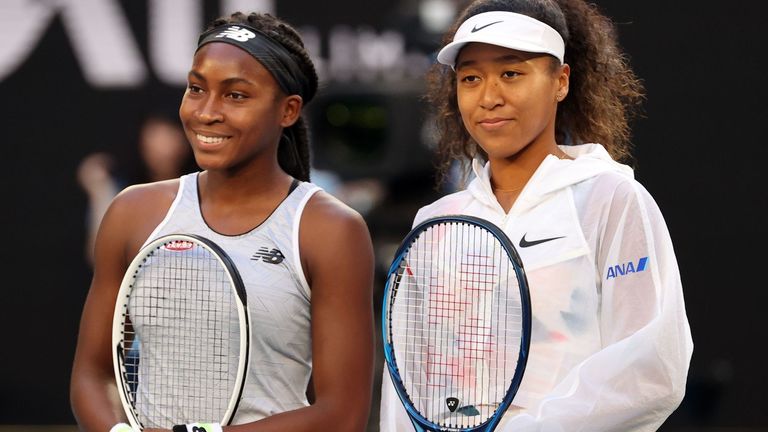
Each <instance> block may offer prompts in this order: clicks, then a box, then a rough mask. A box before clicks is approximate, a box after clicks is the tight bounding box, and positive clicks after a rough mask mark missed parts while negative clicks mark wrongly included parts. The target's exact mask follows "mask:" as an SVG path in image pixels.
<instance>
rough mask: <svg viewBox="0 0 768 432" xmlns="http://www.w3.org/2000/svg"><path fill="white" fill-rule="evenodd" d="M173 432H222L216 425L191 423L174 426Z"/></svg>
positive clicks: (219, 426)
mask: <svg viewBox="0 0 768 432" xmlns="http://www.w3.org/2000/svg"><path fill="white" fill-rule="evenodd" d="M173 432H223V431H222V429H221V425H220V424H218V423H191V424H186V425H176V426H174V427H173Z"/></svg>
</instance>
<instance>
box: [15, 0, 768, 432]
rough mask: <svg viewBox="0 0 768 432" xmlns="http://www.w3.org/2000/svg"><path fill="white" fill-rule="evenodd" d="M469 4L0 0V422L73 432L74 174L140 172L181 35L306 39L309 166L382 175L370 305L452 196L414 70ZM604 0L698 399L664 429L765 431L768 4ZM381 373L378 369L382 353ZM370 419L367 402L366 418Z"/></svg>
mask: <svg viewBox="0 0 768 432" xmlns="http://www.w3.org/2000/svg"><path fill="white" fill-rule="evenodd" d="M462 3H463V2H454V1H451V0H400V1H385V0H373V1H366V2H362V1H353V0H329V1H325V2H306V1H297V0H281V1H279V2H278V1H277V0H274V1H270V0H261V1H259V0H48V1H34V0H3V1H2V2H0V40H2V41H3V43H2V45H1V46H0V114H1V119H2V120H0V124H2V127H1V128H0V131H1V132H2V134H3V137H4V138H3V143H2V148H1V149H2V150H0V154H2V160H3V161H4V162H5V164H4V165H5V166H4V169H3V170H2V171H0V184H2V185H3V203H4V205H3V211H2V212H0V215H1V216H0V217H2V219H0V226H1V227H2V234H3V239H4V240H5V242H4V244H5V247H3V248H0V250H2V252H0V253H1V254H2V255H0V263H2V264H1V265H2V267H0V268H1V269H2V274H3V278H2V280H3V283H2V288H0V289H2V293H3V295H2V297H0V299H1V300H0V305H2V314H0V320H1V321H0V324H1V326H0V328H2V329H3V331H2V339H1V340H2V354H0V390H2V391H0V425H8V426H0V430H3V431H5V430H9V431H10V430H14V431H24V430H35V431H70V430H74V428H73V427H71V426H67V425H72V424H74V420H73V417H72V414H71V410H70V407H69V400H68V382H69V372H70V368H71V361H72V356H73V351H74V346H75V341H76V337H77V327H78V320H79V316H80V311H81V307H82V304H83V301H84V299H85V295H86V292H87V289H88V283H89V278H90V268H89V266H88V264H87V262H86V261H85V260H84V258H83V254H82V249H83V242H84V238H85V223H84V220H85V218H86V206H87V203H86V196H85V194H84V193H83V191H82V189H80V187H79V186H78V184H77V181H76V176H75V172H76V170H77V167H78V164H79V163H80V161H81V160H82V159H83V158H84V157H85V156H86V155H88V154H90V153H92V152H95V151H106V152H110V153H112V154H114V155H115V156H116V158H117V159H118V160H120V163H121V166H122V169H123V170H125V171H126V172H134V171H136V170H137V169H138V168H137V166H138V164H139V163H140V162H139V159H138V157H137V155H136V142H137V140H138V126H139V124H140V122H141V121H142V119H143V118H144V117H145V116H146V115H147V114H148V113H149V112H164V113H168V114H169V115H171V116H173V115H175V111H176V110H177V106H178V102H179V100H180V97H181V94H182V92H183V79H184V75H185V72H184V70H185V69H184V68H186V67H188V61H189V59H190V57H189V54H190V51H188V50H189V49H192V48H193V47H192V46H189V43H190V42H194V34H196V32H197V31H198V30H199V29H200V28H201V26H202V25H203V23H205V22H207V21H208V20H209V19H211V18H213V17H215V16H218V15H220V14H222V13H223V12H225V11H230V10H234V9H241V10H252V9H256V10H261V11H271V12H274V13H276V14H277V15H278V16H280V17H282V18H285V19H286V20H288V21H289V22H291V23H293V24H294V25H296V26H297V27H298V28H299V29H301V31H302V32H303V33H304V35H305V38H307V40H308V46H309V47H310V50H311V51H312V54H313V56H314V57H315V59H316V61H317V62H318V64H319V65H320V66H321V73H322V78H323V90H322V92H321V94H320V96H319V97H318V98H317V99H316V100H315V101H314V102H312V104H310V105H309V107H308V110H307V113H308V114H309V115H310V118H311V123H312V128H313V141H314V149H315V150H314V151H315V155H314V158H315V165H316V167H317V168H319V169H322V170H323V171H324V172H326V173H332V174H334V175H335V176H336V179H337V180H339V181H341V182H347V183H349V184H363V185H366V184H368V185H370V184H374V185H375V186H374V189H373V190H374V191H375V194H374V195H375V199H372V198H371V197H370V196H368V197H367V198H366V196H365V191H366V189H365V187H363V188H362V189H361V190H362V191H363V192H361V193H363V196H362V198H360V199H359V200H358V201H357V203H358V204H360V205H362V206H364V213H365V217H366V219H367V221H368V224H369V226H370V228H371V232H372V235H373V237H374V239H375V243H376V252H377V260H378V261H379V263H380V268H379V277H378V279H377V281H376V284H377V286H376V291H377V297H376V298H375V299H374V303H375V307H376V309H377V310H378V309H379V300H380V294H381V284H382V280H381V277H382V276H383V274H382V272H384V271H385V270H384V268H385V266H386V263H387V262H388V261H389V259H390V257H391V250H392V246H393V245H394V244H396V243H397V241H398V240H399V239H400V238H401V237H402V236H403V235H404V234H405V233H406V232H407V230H408V227H409V225H410V219H411V217H412V216H413V214H414V212H415V210H416V209H417V208H418V207H419V206H421V205H423V204H425V203H427V202H429V201H431V200H433V199H434V198H435V197H437V196H439V194H440V193H442V192H441V191H437V190H435V189H434V187H433V172H432V165H431V163H432V162H431V153H430V151H429V146H430V145H431V140H430V130H429V115H428V112H427V110H426V107H425V105H424V103H423V102H422V101H421V100H420V97H421V95H422V94H423V81H422V75H423V71H424V69H425V68H426V66H427V65H428V64H429V62H431V61H432V60H431V59H432V57H431V56H432V55H433V53H434V50H435V49H436V48H437V47H438V43H439V35H440V33H441V31H442V27H444V26H445V19H448V20H450V18H451V15H450V13H451V10H452V8H455V7H457V6H456V5H460V4H462ZM597 4H598V6H599V7H600V8H601V9H602V10H603V11H604V12H605V13H607V14H608V15H609V16H611V17H612V18H613V19H614V21H615V22H616V23H617V25H618V29H619V35H620V40H621V43H622V44H623V46H624V47H625V48H626V50H627V52H628V54H629V56H630V60H631V63H632V65H633V66H634V67H635V70H636V71H637V73H638V74H639V76H640V77H641V78H643V79H644V81H645V84H646V87H647V91H648V99H647V102H646V104H645V113H644V117H643V118H640V119H638V120H637V121H636V122H635V123H634V142H635V145H636V153H635V155H636V162H635V168H636V177H637V178H638V179H639V180H640V181H641V182H642V183H643V184H644V185H645V186H646V187H647V188H648V189H649V190H650V192H651V193H652V194H653V195H654V197H655V198H656V200H657V202H658V203H659V206H660V207H661V209H662V211H663V212H664V215H665V217H666V220H667V223H668V225H669V229H670V231H671V234H672V237H673V240H674V242H675V246H676V251H677V255H678V260H679V263H680V267H681V273H682V278H683V285H684V289H685V296H686V303H687V309H688V314H689V319H690V323H691V328H692V331H693V337H694V343H695V351H694V357H693V360H692V364H691V370H690V375H689V385H688V392H687V395H686V398H685V400H684V401H683V403H682V405H681V407H680V408H679V409H678V410H677V411H676V412H675V413H674V414H673V415H672V417H670V419H669V420H668V421H667V422H666V424H665V425H664V427H663V428H662V430H663V431H672V432H675V431H733V432H736V431H757V430H766V429H768V414H766V410H765V409H763V408H762V405H764V404H765V402H766V397H765V396H764V395H765V385H766V383H768V372H766V368H765V367H764V366H763V363H764V362H763V361H761V359H762V358H763V357H762V356H763V352H764V351H765V350H764V347H763V344H764V341H765V339H766V338H765V331H766V328H768V326H767V325H766V324H767V323H768V321H767V320H766V318H765V315H766V314H765V312H764V309H765V304H766V303H767V302H766V300H768V295H766V286H765V282H762V281H763V280H764V279H763V273H764V271H763V270H764V267H763V261H765V259H766V254H765V248H764V246H763V244H764V242H765V240H766V238H767V237H766V231H768V230H766V225H765V222H764V221H765V215H766V210H768V205H767V203H768V199H766V192H765V189H764V188H765V186H766V181H765V179H766V176H765V169H764V168H763V165H764V161H765V158H766V156H768V151H766V145H765V139H764V131H763V124H764V122H765V120H764V119H765V117H766V114H768V112H767V111H768V110H767V109H766V106H765V104H764V99H765V96H766V94H767V92H766V90H765V85H766V83H765V78H764V77H765V72H766V61H765V54H764V51H765V48H764V46H765V43H766V42H767V41H768V37H766V35H765V33H764V31H763V30H762V27H763V22H762V21H763V19H764V17H765V16H768V15H767V14H766V12H768V6H766V4H768V3H765V2H762V1H758V0H739V1H735V2H728V3H725V2H712V1H703V2H700V1H691V0H684V1H676V2H666V1H661V0H647V1H642V2H638V1H634V2H629V1H621V0H601V1H598V2H597ZM441 26H442V27H441ZM185 31H186V33H185ZM189 35H192V36H191V37H187V36H189ZM185 44H186V45H185ZM184 47H186V48H184ZM184 62H187V63H186V64H185V63H184ZM179 67H181V69H179ZM180 70H181V73H180V74H179V71H180ZM371 181H372V182H373V183H366V182H371ZM368 191H369V192H370V190H368ZM377 348H378V345H377ZM378 368H379V369H377V376H378V375H379V374H380V370H381V369H380V368H381V357H380V356H379V363H378ZM376 393H378V390H377V391H376ZM375 396H376V395H375ZM374 399H375V400H374V405H375V404H376V403H377V401H376V398H374ZM375 422H376V409H375V407H374V410H373V413H372V418H371V424H372V426H371V427H370V428H369V430H370V431H375V430H377V428H376V427H375ZM32 425H41V426H38V427H33V426H32ZM55 425H63V426H55Z"/></svg>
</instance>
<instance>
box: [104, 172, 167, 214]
mask: <svg viewBox="0 0 768 432" xmlns="http://www.w3.org/2000/svg"><path fill="white" fill-rule="evenodd" d="M179 183H180V179H172V180H164V181H159V182H154V183H143V184H136V185H132V186H128V187H127V188H125V189H123V190H122V191H121V192H120V193H119V194H117V196H116V197H115V199H114V202H113V205H114V206H119V207H123V208H125V209H126V210H130V209H135V210H139V209H146V208H148V207H150V208H151V207H153V206H157V205H162V204H165V203H167V204H170V203H171V202H173V200H174V199H176V195H177V193H178V192H179Z"/></svg>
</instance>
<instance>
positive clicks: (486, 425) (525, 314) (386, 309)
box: [381, 215, 531, 432]
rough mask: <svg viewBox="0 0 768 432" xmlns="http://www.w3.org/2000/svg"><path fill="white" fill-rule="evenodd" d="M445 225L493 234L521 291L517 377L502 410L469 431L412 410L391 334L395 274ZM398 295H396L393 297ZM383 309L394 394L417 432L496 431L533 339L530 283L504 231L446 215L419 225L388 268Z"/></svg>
mask: <svg viewBox="0 0 768 432" xmlns="http://www.w3.org/2000/svg"><path fill="white" fill-rule="evenodd" d="M443 223H464V224H468V225H474V226H479V227H481V228H483V229H486V230H488V231H490V232H491V234H493V235H494V236H495V237H496V238H497V239H498V240H499V243H501V245H502V247H503V249H504V251H505V252H506V253H507V256H508V257H509V259H510V261H511V263H512V267H513V268H514V271H515V275H516V277H517V281H518V288H519V290H520V303H521V308H522V331H521V336H520V353H519V355H518V359H517V368H516V369H515V374H514V376H513V377H512V381H511V383H510V385H509V387H508V388H507V392H506V395H505V396H504V398H503V399H502V401H501V403H500V404H499V406H498V407H497V408H496V411H495V412H494V414H493V415H491V417H490V418H488V420H486V421H485V422H483V423H481V424H480V425H478V426H475V427H472V428H467V429H457V428H445V427H442V426H440V425H438V424H436V423H433V422H431V421H430V420H428V419H426V418H425V417H424V416H423V415H421V413H419V412H418V411H417V410H416V408H415V407H414V406H413V403H412V402H411V400H410V398H409V397H408V392H407V391H406V390H405V386H404V385H403V382H402V379H401V378H400V372H399V370H398V367H397V361H396V359H395V353H394V346H393V345H392V334H391V327H390V325H389V324H390V319H389V316H390V304H391V299H390V297H394V296H391V295H390V294H391V291H393V290H395V291H397V289H396V287H393V286H392V285H393V281H394V280H395V279H396V273H397V272H398V269H399V268H400V264H401V262H402V260H403V258H404V256H405V254H406V253H407V252H408V251H409V250H410V248H411V246H412V245H413V243H414V241H415V240H416V238H417V237H418V236H419V235H420V234H421V233H422V232H424V231H426V230H427V229H428V228H430V227H432V226H435V225H439V224H443ZM394 295H396V292H395V293H394ZM383 299H384V300H383V306H382V314H381V320H382V322H381V329H382V340H383V341H384V359H385V361H386V364H387V370H388V371H389V376H390V378H391V379H392V384H393V386H394V388H395V391H396V393H397V396H398V397H399V398H400V401H401V402H402V404H403V406H404V407H405V409H406V411H407V413H408V417H410V419H411V423H413V426H414V427H415V428H416V431H417V432H423V431H450V432H468V431H488V432H489V431H492V430H494V429H495V428H496V425H497V424H498V423H499V421H501V418H502V417H503V415H504V412H506V410H507V408H509V405H510V404H511V403H512V400H513V399H514V398H515V394H517V390H518V389H519V388H520V383H521V381H522V379H523V373H524V372H525V366H526V363H527V361H528V352H529V349H530V339H531V298H530V293H529V290H528V279H527V278H526V276H525V270H524V268H523V263H522V260H521V259H520V255H518V253H517V250H516V249H515V247H514V245H513V244H512V242H511V241H510V240H509V237H508V236H507V235H506V234H505V233H504V231H502V230H501V228H499V227H498V226H496V225H495V224H493V223H492V222H490V221H488V220H485V219H482V218H479V217H475V216H468V215H447V216H437V217H432V218H429V219H426V220H424V221H423V222H421V223H420V224H418V225H417V226H416V227H414V228H413V229H412V230H411V231H410V232H409V233H408V234H407V235H406V236H405V238H404V239H403V241H402V242H401V244H400V247H399V248H398V249H397V251H396V252H395V259H394V260H393V261H392V265H390V267H389V271H388V272H387V279H386V285H385V286H384V296H383Z"/></svg>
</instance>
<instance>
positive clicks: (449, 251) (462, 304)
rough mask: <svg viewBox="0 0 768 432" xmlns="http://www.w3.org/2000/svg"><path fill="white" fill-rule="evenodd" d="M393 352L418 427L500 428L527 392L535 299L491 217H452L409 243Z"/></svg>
mask: <svg viewBox="0 0 768 432" xmlns="http://www.w3.org/2000/svg"><path fill="white" fill-rule="evenodd" d="M382 320H383V322H382V330H383V333H384V334H383V337H384V355H385V358H386V362H387V368H388V370H389V373H390V376H391V377H392V382H393V384H394V386H395V389H396V391H397V394H398V396H399V397H400V400H401V401H402V402H403V405H404V406H405V408H406V410H407V412H408V415H409V416H410V418H411V421H412V423H413V425H414V427H415V428H416V430H417V431H492V430H494V428H495V427H496V425H497V424H498V422H499V420H501V417H502V416H503V415H504V412H505V411H506V410H507V408H508V407H509V405H510V404H511V403H512V400H513V399H514V397H515V394H516V393H517V390H518V388H519V386H520V382H521V380H522V377H523V372H524V370H525V365H526V361H527V357H528V349H529V343H530V333H531V305H530V298H529V294H528V283H527V280H526V277H525V271H524V270H523V265H522V263H521V261H520V258H519V256H518V254H517V252H516V251H515V248H514V246H513V245H512V243H511V242H510V241H509V238H507V236H506V235H505V234H504V232H503V231H502V230H501V229H499V228H498V227H497V226H495V225H494V224H492V223H491V222H489V221H486V220H483V219H480V218H476V217H471V216H443V217H437V218H432V219H429V220H426V221H424V222H423V223H421V224H419V225H418V226H417V227H415V228H414V229H413V230H412V231H411V232H410V233H409V234H408V235H407V236H406V237H405V239H404V240H403V242H402V244H401V246H400V248H399V249H398V251H397V253H396V256H395V260H394V262H393V263H392V266H391V267H390V269H389V274H388V276H387V283H386V287H385V291H384V305H383V312H382Z"/></svg>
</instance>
